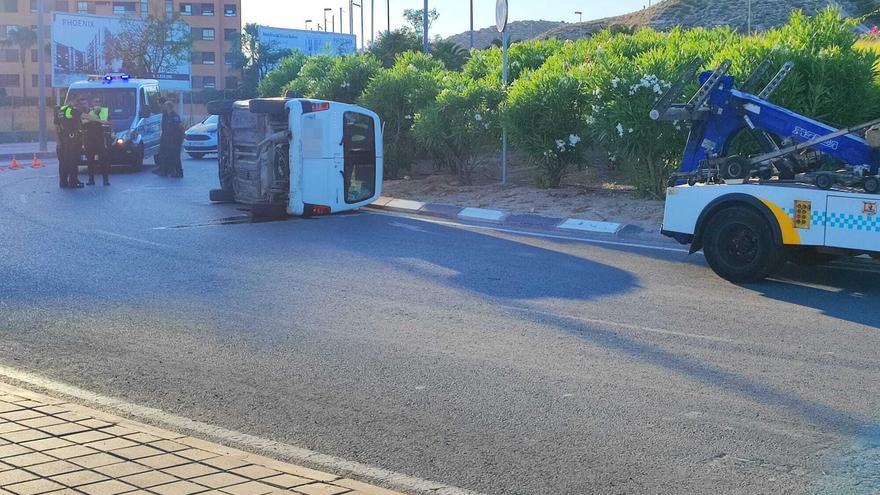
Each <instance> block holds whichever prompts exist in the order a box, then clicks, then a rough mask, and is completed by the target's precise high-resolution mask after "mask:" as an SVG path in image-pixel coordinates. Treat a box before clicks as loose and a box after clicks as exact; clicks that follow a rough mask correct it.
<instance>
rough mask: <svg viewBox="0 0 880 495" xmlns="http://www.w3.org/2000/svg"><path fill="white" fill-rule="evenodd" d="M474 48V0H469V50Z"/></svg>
mask: <svg viewBox="0 0 880 495" xmlns="http://www.w3.org/2000/svg"><path fill="white" fill-rule="evenodd" d="M473 49H474V0H471V50H473Z"/></svg>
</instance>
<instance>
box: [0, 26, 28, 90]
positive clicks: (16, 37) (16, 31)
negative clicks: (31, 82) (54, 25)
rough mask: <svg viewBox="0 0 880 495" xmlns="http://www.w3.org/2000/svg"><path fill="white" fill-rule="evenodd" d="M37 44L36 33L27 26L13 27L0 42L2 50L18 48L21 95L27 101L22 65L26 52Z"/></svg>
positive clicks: (25, 59)
mask: <svg viewBox="0 0 880 495" xmlns="http://www.w3.org/2000/svg"><path fill="white" fill-rule="evenodd" d="M36 44H37V31H36V30H35V29H32V28H30V27H27V26H15V27H14V28H12V29H10V30H9V32H8V34H7V36H6V39H4V40H0V46H2V47H3V48H9V47H16V48H18V60H19V61H20V62H21V95H22V99H27V84H26V81H25V77H24V65H25V62H26V61H27V54H28V51H29V50H30V49H31V48H33V47H34V46H35V45H36Z"/></svg>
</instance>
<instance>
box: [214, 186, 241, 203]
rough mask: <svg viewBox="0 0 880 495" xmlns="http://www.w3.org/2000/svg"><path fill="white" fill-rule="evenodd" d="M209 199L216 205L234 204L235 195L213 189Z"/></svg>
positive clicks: (227, 191)
mask: <svg viewBox="0 0 880 495" xmlns="http://www.w3.org/2000/svg"><path fill="white" fill-rule="evenodd" d="M208 198H209V199H210V200H211V201H213V202H215V203H234V202H235V193H234V192H233V191H229V190H226V189H211V192H209V193H208Z"/></svg>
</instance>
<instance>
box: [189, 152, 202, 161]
mask: <svg viewBox="0 0 880 495" xmlns="http://www.w3.org/2000/svg"><path fill="white" fill-rule="evenodd" d="M187 155H189V156H190V158H192V159H193V160H201V159H202V158H204V157H205V153H187Z"/></svg>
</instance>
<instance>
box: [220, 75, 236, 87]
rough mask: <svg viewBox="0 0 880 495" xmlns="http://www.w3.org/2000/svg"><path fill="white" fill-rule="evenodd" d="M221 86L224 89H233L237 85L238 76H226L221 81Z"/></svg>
mask: <svg viewBox="0 0 880 495" xmlns="http://www.w3.org/2000/svg"><path fill="white" fill-rule="evenodd" d="M223 83H224V85H223V87H224V88H226V89H235V88H237V87H238V78H237V77H235V76H226V79H225V80H224V81H223Z"/></svg>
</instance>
